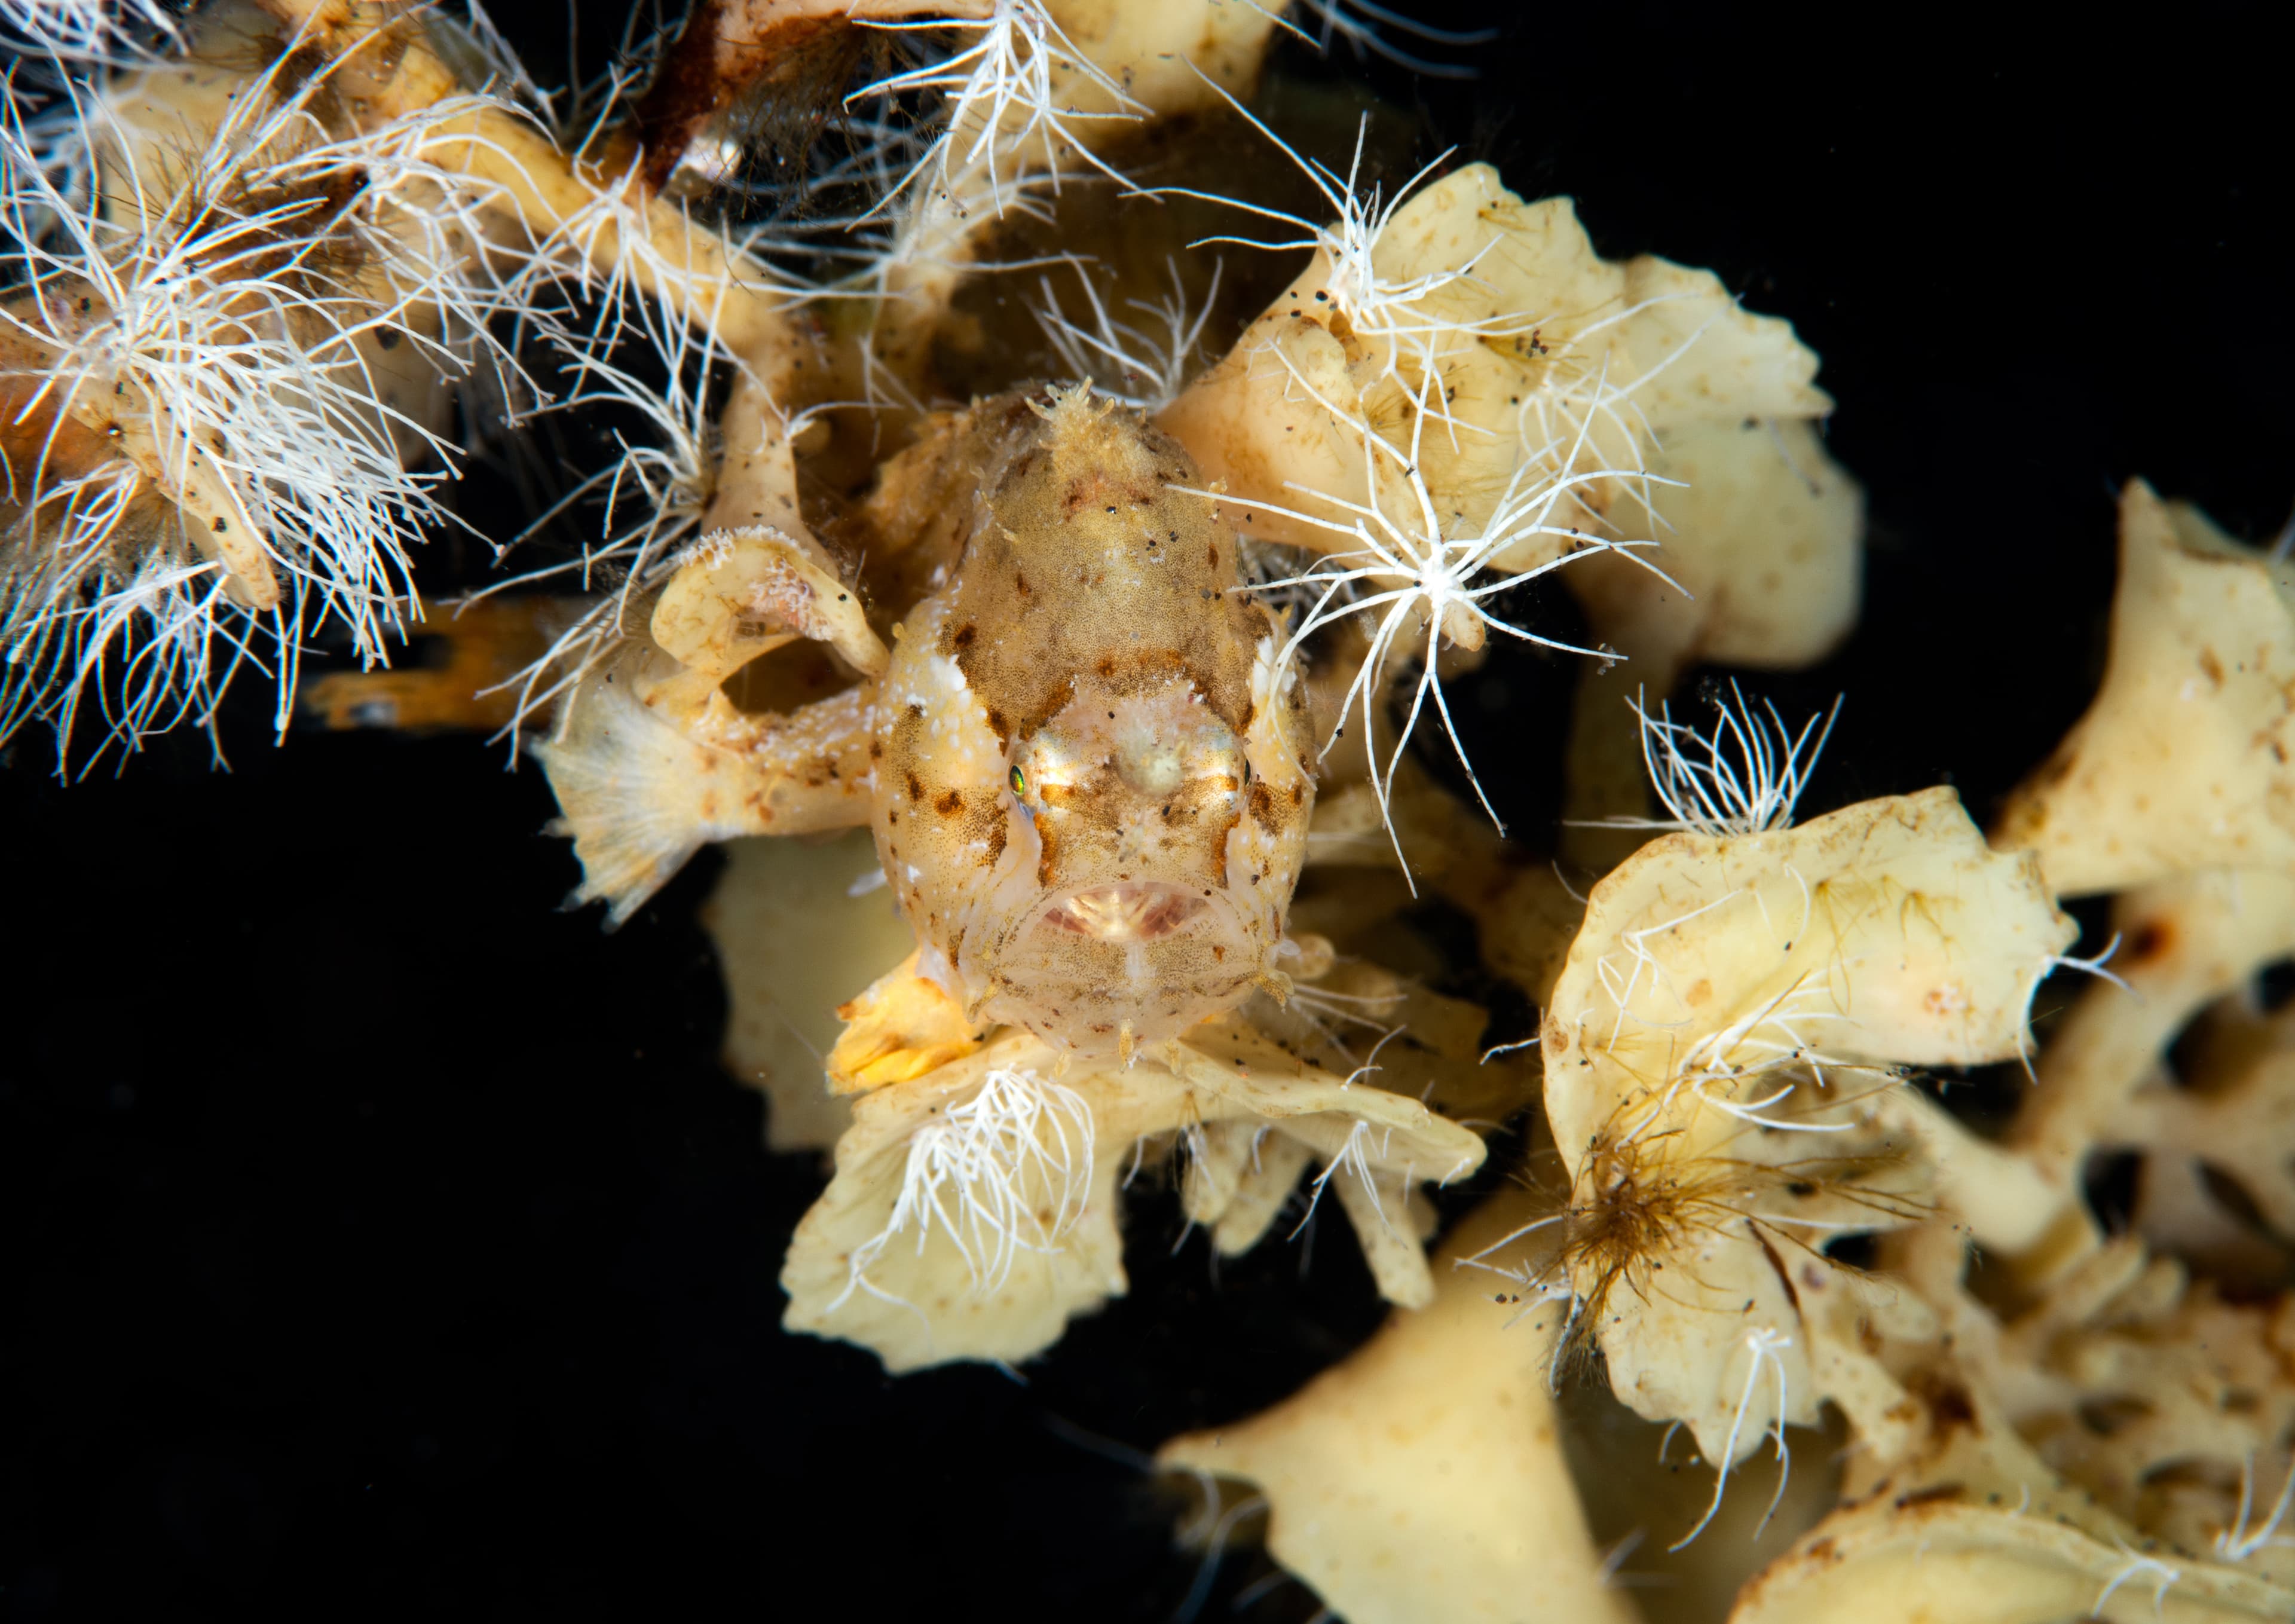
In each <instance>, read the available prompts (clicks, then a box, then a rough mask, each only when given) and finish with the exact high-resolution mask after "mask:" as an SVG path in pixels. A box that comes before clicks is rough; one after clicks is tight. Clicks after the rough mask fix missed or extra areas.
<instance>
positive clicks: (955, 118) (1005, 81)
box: [845, 0, 1147, 215]
mask: <svg viewBox="0 0 2295 1624" xmlns="http://www.w3.org/2000/svg"><path fill="white" fill-rule="evenodd" d="M863 21H864V25H865V26H867V27H869V28H874V29H886V30H887V31H890V32H896V33H903V32H915V31H919V30H935V31H937V30H940V29H972V30H977V32H978V34H979V37H978V38H977V39H976V40H975V41H974V42H973V43H972V44H971V45H968V46H966V47H965V48H964V49H963V50H961V51H959V52H956V53H954V54H952V55H951V56H948V57H945V58H943V60H941V61H936V62H928V63H927V64H926V65H924V66H923V67H921V68H914V69H910V70H909V71H908V72H905V73H896V74H894V75H892V76H891V77H890V78H883V79H879V80H878V81H877V82H876V83H875V84H873V85H869V86H863V87H862V88H861V89H859V90H857V91H854V92H853V94H852V95H850V96H848V97H847V98H845V100H846V102H847V104H848V105H849V104H850V103H851V102H856V101H862V100H865V99H867V98H869V97H871V96H891V95H898V94H902V93H903V92H910V91H926V90H930V91H938V92H939V93H940V94H941V95H942V96H943V99H944V101H945V103H946V107H947V112H946V117H945V124H944V126H943V129H942V131H941V134H940V135H939V137H938V138H937V139H936V140H935V141H934V142H933V143H932V145H931V146H930V147H928V148H927V150H926V151H925V153H924V155H923V156H922V157H920V158H919V159H917V161H916V162H915V163H914V164H913V165H911V167H910V169H909V172H908V173H907V174H906V175H902V177H901V179H900V181H899V182H898V183H897V184H894V187H893V189H892V191H890V192H886V195H885V198H884V200H883V202H881V203H879V205H878V207H879V208H883V207H885V206H886V205H888V204H889V203H890V202H891V201H892V200H893V199H894V198H895V197H897V196H899V195H900V194H901V193H902V192H905V191H907V190H909V189H910V188H911V187H912V186H914V185H915V184H917V182H918V180H919V178H920V177H922V176H924V175H927V173H931V174H933V175H935V176H936V180H937V190H939V191H940V192H943V193H945V194H949V195H951V196H954V195H956V194H958V193H960V192H968V191H969V190H970V187H969V186H968V185H967V184H966V183H967V182H968V181H972V182H977V181H978V180H979V179H981V178H983V177H984V179H985V183H986V189H987V192H988V197H989V200H990V209H991V213H992V215H1000V214H1002V213H1003V212H1004V210H1005V209H1006V208H1007V207H1009V202H1008V199H1007V196H1006V193H1007V192H1008V191H1009V190H1010V189H1011V188H1012V186H1013V184H1014V179H1015V177H1014V175H1010V174H1007V173H1005V168H1006V165H1007V162H1008V161H1009V160H1012V159H1017V160H1018V167H1020V168H1022V169H1025V167H1026V154H1027V149H1028V148H1029V147H1030V146H1031V145H1034V146H1037V147H1040V148H1041V152H1042V157H1043V164H1042V169H1041V173H1042V174H1043V175H1045V176H1046V177H1047V178H1048V179H1049V182H1050V184H1052V185H1053V186H1054V187H1055V188H1057V187H1058V184H1059V173H1060V159H1061V149H1062V148H1064V147H1065V148H1066V149H1067V150H1069V151H1074V153H1076V154H1077V155H1078V156H1079V157H1081V158H1082V159H1083V160H1084V161H1085V162H1086V163H1088V164H1090V166H1091V167H1093V168H1095V169H1098V171H1100V173H1101V174H1103V175H1107V177H1108V178H1109V179H1110V180H1113V181H1115V182H1116V183H1117V184H1120V185H1123V186H1127V187H1128V186H1129V185H1130V184H1131V182H1130V181H1128V180H1127V179H1125V177H1124V176H1123V175H1121V174H1119V173H1118V172H1117V171H1116V170H1115V169H1113V168H1110V167H1108V165H1107V163H1106V162H1105V161H1104V160H1103V159H1100V158H1099V157H1098V155H1097V154H1096V153H1094V152H1093V151H1092V150H1091V146H1090V143H1089V142H1087V141H1086V140H1085V139H1084V137H1083V134H1082V130H1081V129H1080V128H1079V127H1076V126H1079V125H1081V124H1083V123H1090V122H1102V123H1104V122H1107V121H1108V120H1111V119H1114V120H1119V121H1123V120H1131V119H1136V118H1139V117H1140V116H1141V115H1142V114H1144V113H1146V112H1147V109H1146V108H1145V107H1143V106H1141V105H1140V104H1139V102H1136V101H1134V100H1132V98H1131V96H1130V95H1128V94H1125V92H1124V89H1123V86H1121V85H1119V84H1117V83H1116V82H1115V80H1114V79H1113V78H1109V77H1108V75H1107V72H1106V71H1104V70H1103V69H1101V68H1100V67H1099V66H1098V64H1097V63H1096V62H1094V61H1092V60H1091V59H1090V57H1088V56H1086V55H1084V54H1083V53H1082V52H1081V51H1078V50H1077V49H1076V48H1075V46H1074V44H1073V43H1071V42H1070V41H1069V39H1068V37H1067V36H1066V34H1065V33H1063V32H1062V31H1061V29H1060V26H1059V24H1058V23H1057V22H1055V21H1053V20H1052V19H1051V15H1050V13H1049V12H1047V11H1046V9H1045V7H1044V5H1043V3H1042V0H994V6H993V9H992V12H990V14H989V15H988V16H987V17H986V18H984V19H981V20H964V19H960V18H946V19H942V18H935V19H933V20H927V21H919V22H878V21H868V20H865V19H864V20H863ZM1054 69H1066V70H1067V71H1068V72H1070V73H1073V74H1074V75H1076V76H1077V78H1078V81H1079V83H1080V84H1082V85H1088V86H1090V87H1091V88H1093V89H1095V90H1097V91H1098V93H1099V94H1101V95H1103V96H1105V97H1107V100H1108V102H1110V106H1109V107H1108V108H1107V109H1104V110H1098V111H1083V110H1078V109H1076V108H1074V106H1072V105H1071V106H1066V107H1063V106H1061V105H1060V103H1059V100H1058V96H1057V94H1055V86H1054V85H1053V72H1054Z"/></svg>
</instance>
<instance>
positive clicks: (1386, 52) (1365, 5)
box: [1283, 0, 1499, 79]
mask: <svg viewBox="0 0 2295 1624" xmlns="http://www.w3.org/2000/svg"><path fill="white" fill-rule="evenodd" d="M1296 4H1297V5H1298V7H1299V9H1300V10H1301V11H1302V12H1305V13H1306V14H1307V15H1308V16H1309V17H1311V18H1312V19H1314V20H1315V21H1317V22H1319V23H1320V24H1321V25H1322V26H1321V28H1320V29H1318V30H1317V31H1316V33H1314V34H1310V33H1308V32H1307V31H1306V30H1305V29H1301V28H1299V27H1297V26H1296V25H1295V24H1292V23H1288V22H1286V23H1285V24H1284V25H1283V26H1284V27H1285V28H1286V29H1290V30H1291V32H1293V33H1294V34H1296V35H1298V36H1299V37H1301V38H1302V39H1304V40H1307V41H1308V42H1309V43H1310V44H1311V45H1314V46H1315V47H1316V48H1317V49H1318V50H1319V51H1322V52H1324V53H1329V51H1330V48H1331V41H1332V40H1333V39H1334V38H1337V39H1344V40H1345V41H1346V42H1347V45H1348V46H1349V47H1350V48H1351V49H1352V51H1353V52H1354V53H1355V56H1356V58H1357V59H1358V60H1360V59H1361V58H1362V57H1365V56H1383V57H1384V58H1385V59H1386V60H1387V61H1390V62H1393V64H1394V65H1395V66H1396V67H1398V68H1404V69H1409V71H1410V72H1412V73H1416V74H1420V75H1423V76H1424V77H1425V78H1430V79H1471V78H1474V77H1475V71H1476V70H1475V69H1474V68H1473V67H1472V66H1470V65H1466V64H1462V63H1458V62H1433V61H1427V60H1426V59H1425V58H1424V57H1420V56H1414V55H1412V54H1411V53H1409V52H1407V51H1404V50H1402V49H1401V48H1400V47H1399V46H1397V45H1395V44H1394V43H1393V41H1391V40H1389V39H1388V38H1386V37H1385V36H1384V35H1382V34H1381V33H1380V32H1379V31H1378V30H1379V28H1380V25H1382V24H1384V26H1386V27H1388V28H1391V29H1400V30H1401V32H1403V33H1405V34H1409V35H1410V36H1412V37H1415V38H1418V39H1423V40H1425V41H1426V43H1427V44H1429V45H1457V46H1466V45H1487V44H1488V43H1489V42H1490V41H1491V40H1493V39H1496V38H1497V37H1499V31H1498V30H1497V29H1438V28H1434V27H1433V26H1431V25H1430V24H1427V23H1424V22H1421V21H1419V20H1417V18H1416V17H1407V16H1405V15H1403V13H1401V12H1396V11H1390V10H1388V9H1387V8H1386V7H1385V6H1383V5H1379V4H1374V0H1296ZM1353 12H1361V13H1362V15H1361V16H1360V17H1357V16H1354V15H1352V13H1353Z"/></svg>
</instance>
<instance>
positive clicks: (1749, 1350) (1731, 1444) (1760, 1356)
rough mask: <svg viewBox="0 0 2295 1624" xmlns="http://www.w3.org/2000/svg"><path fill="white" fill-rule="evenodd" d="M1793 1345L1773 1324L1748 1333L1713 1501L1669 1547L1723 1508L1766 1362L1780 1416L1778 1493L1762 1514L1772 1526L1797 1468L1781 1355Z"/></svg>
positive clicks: (1775, 1424) (1772, 1428)
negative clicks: (1740, 1387) (1741, 1385)
mask: <svg viewBox="0 0 2295 1624" xmlns="http://www.w3.org/2000/svg"><path fill="white" fill-rule="evenodd" d="M1792 1346H1793V1338H1791V1337H1790V1336H1787V1335H1785V1334H1784V1333H1783V1332H1781V1331H1778V1330H1776V1328H1775V1327H1773V1326H1754V1327H1753V1328H1752V1330H1750V1331H1748V1332H1746V1333H1745V1342H1744V1347H1745V1354H1746V1360H1747V1363H1746V1368H1745V1391H1744V1394H1743V1395H1742V1396H1741V1397H1740V1398H1739V1399H1738V1400H1737V1413H1736V1416H1734V1417H1733V1418H1732V1419H1731V1420H1730V1423H1729V1441H1728V1443H1727V1445H1726V1446H1725V1447H1724V1448H1723V1449H1722V1451H1721V1458H1720V1459H1719V1461H1716V1462H1715V1463H1714V1472H1713V1498H1712V1501H1711V1503H1710V1504H1709V1505H1708V1506H1706V1507H1705V1514H1704V1515H1703V1516H1702V1517H1700V1518H1698V1519H1697V1525H1696V1526H1695V1528H1693V1529H1691V1530H1689V1531H1688V1532H1687V1533H1686V1534H1684V1535H1683V1536H1682V1537H1681V1538H1679V1539H1677V1540H1676V1541H1674V1543H1673V1544H1671V1545H1670V1546H1667V1547H1666V1548H1667V1549H1668V1550H1670V1551H1678V1550H1680V1549H1681V1548H1682V1547H1683V1546H1687V1544H1689V1543H1690V1541H1692V1540H1694V1539H1695V1538H1697V1536H1698V1535H1700V1534H1702V1533H1703V1532H1704V1531H1705V1526H1706V1524H1707V1523H1709V1522H1712V1521H1713V1514H1714V1513H1715V1512H1718V1511H1719V1510H1720V1509H1721V1496H1722V1494H1723V1493H1724V1491H1726V1490H1727V1489H1728V1487H1729V1468H1730V1466H1731V1465H1734V1464H1735V1462H1736V1458H1737V1439H1738V1436H1739V1433H1740V1432H1741V1431H1742V1430H1743V1428H1744V1424H1745V1412H1746V1411H1747V1410H1748V1409H1750V1408H1752V1402H1753V1393H1754V1390H1755V1389H1756V1388H1757V1387H1758V1386H1759V1384H1760V1379H1761V1367H1762V1366H1764V1365H1767V1366H1768V1367H1770V1368H1771V1369H1773V1370H1775V1371H1776V1381H1777V1410H1776V1419H1775V1420H1774V1421H1772V1422H1771V1423H1770V1424H1769V1433H1770V1436H1771V1437H1772V1438H1774V1439H1775V1440H1776V1448H1777V1487H1776V1493H1774V1494H1772V1495H1771V1496H1770V1497H1769V1509H1768V1512H1767V1513H1765V1514H1763V1515H1762V1518H1761V1524H1760V1526H1761V1528H1767V1527H1768V1525H1769V1519H1770V1518H1771V1517H1774V1516H1776V1514H1777V1504H1778V1502H1779V1501H1781V1500H1783V1499H1784V1498H1785V1479H1786V1477H1787V1476H1788V1475H1790V1473H1792V1471H1793V1455H1792V1452H1791V1451H1790V1450H1788V1449H1786V1448H1785V1412H1786V1408H1787V1405H1786V1402H1785V1399H1786V1394H1785V1360H1784V1359H1782V1358H1780V1357H1779V1355H1780V1354H1782V1353H1783V1352H1784V1351H1785V1350H1786V1349H1787V1348H1790V1347H1792ZM1756 1441H1757V1442H1758V1440H1756ZM1759 1532H1760V1530H1758V1529H1757V1530H1755V1533H1756V1534H1757V1535H1758V1534H1759Z"/></svg>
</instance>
